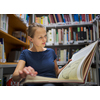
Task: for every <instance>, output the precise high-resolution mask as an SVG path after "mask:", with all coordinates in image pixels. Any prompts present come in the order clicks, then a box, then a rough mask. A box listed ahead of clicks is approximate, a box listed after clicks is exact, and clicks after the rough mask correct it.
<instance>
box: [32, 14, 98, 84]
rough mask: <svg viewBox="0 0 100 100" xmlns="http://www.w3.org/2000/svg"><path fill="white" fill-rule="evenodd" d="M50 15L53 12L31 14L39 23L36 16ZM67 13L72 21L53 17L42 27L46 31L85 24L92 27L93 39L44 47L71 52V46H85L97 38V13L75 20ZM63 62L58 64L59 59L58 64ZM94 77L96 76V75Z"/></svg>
mask: <svg viewBox="0 0 100 100" xmlns="http://www.w3.org/2000/svg"><path fill="white" fill-rule="evenodd" d="M50 15H53V16H54V15H55V14H48V15H47V14H33V16H34V17H33V18H34V19H33V20H32V22H37V23H41V21H39V20H36V17H40V19H41V17H42V16H44V17H45V16H47V17H48V18H50ZM60 15H61V18H62V14H60ZM63 15H65V14H63ZM67 15H69V16H72V21H71V20H70V22H67V21H66V19H65V21H66V22H64V20H63V18H62V22H56V21H55V18H54V19H53V20H54V21H55V22H53V21H52V23H50V22H49V20H48V24H45V23H44V24H43V25H44V27H45V29H46V31H47V32H48V30H50V29H52V28H53V29H61V28H64V29H66V28H69V27H73V28H76V27H81V26H83V27H84V26H86V27H93V30H92V33H93V40H92V41H89V40H87V42H86V43H85V42H82V43H78V41H77V42H74V43H69V44H58V45H55V44H52V45H46V47H48V48H53V49H54V50H55V48H60V49H65V48H66V49H69V51H70V52H71V50H72V49H73V48H74V49H76V48H82V47H84V46H86V45H88V44H90V43H92V42H94V41H96V40H97V37H98V34H97V33H98V32H99V30H98V29H99V28H98V27H97V26H98V25H99V21H97V18H98V17H97V16H98V15H94V14H85V15H86V16H88V17H86V16H85V18H86V19H84V18H83V19H81V20H79V21H77V20H76V19H74V16H73V15H74V14H67ZM79 15H80V14H79ZM64 17H65V16H64ZM90 17H91V18H90ZM51 20H52V18H51ZM41 24H42V23H41ZM94 33H95V34H94ZM82 41H83V40H82ZM70 57H71V55H70ZM96 59H97V58H96ZM64 64H65V63H62V64H60V63H59V61H58V65H61V66H63V65H64ZM96 64H97V62H96ZM96 68H97V65H96ZM96 77H98V75H97V76H96ZM97 84H98V83H97ZM98 85H99V84H98Z"/></svg>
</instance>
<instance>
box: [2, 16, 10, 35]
mask: <svg viewBox="0 0 100 100" xmlns="http://www.w3.org/2000/svg"><path fill="white" fill-rule="evenodd" d="M8 20H9V17H7V14H0V30H2V31H4V32H6V33H8Z"/></svg>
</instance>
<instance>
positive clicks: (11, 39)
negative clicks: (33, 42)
mask: <svg viewBox="0 0 100 100" xmlns="http://www.w3.org/2000/svg"><path fill="white" fill-rule="evenodd" d="M0 38H4V42H6V43H10V44H15V45H20V46H25V47H29V45H28V44H27V43H25V42H23V41H21V40H19V39H17V38H16V37H14V36H12V35H10V34H8V33H5V32H4V31H2V30H0Z"/></svg>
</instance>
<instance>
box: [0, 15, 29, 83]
mask: <svg viewBox="0 0 100 100" xmlns="http://www.w3.org/2000/svg"><path fill="white" fill-rule="evenodd" d="M24 15H27V14H24ZM7 17H8V32H5V31H3V30H2V29H0V38H3V39H4V49H5V54H6V62H5V63H3V62H0V79H1V80H2V82H3V75H4V74H12V73H13V71H14V69H15V68H16V66H17V62H8V60H7V59H8V55H9V52H10V51H11V50H12V49H13V48H16V47H19V48H21V47H24V48H25V49H28V48H29V46H30V43H29V40H28V38H27V31H26V29H27V25H26V23H25V22H24V21H23V19H22V18H21V17H18V16H17V15H15V14H7ZM29 20H30V19H29ZM28 24H29V23H28ZM14 31H22V32H24V33H25V34H26V41H25V42H24V41H22V40H19V39H18V38H16V37H14V36H13V35H12V33H13V32H14ZM1 84H2V83H1Z"/></svg>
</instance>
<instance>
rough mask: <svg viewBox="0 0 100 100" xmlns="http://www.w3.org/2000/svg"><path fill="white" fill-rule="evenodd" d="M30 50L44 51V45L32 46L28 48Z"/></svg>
mask: <svg viewBox="0 0 100 100" xmlns="http://www.w3.org/2000/svg"><path fill="white" fill-rule="evenodd" d="M29 50H30V51H33V52H41V51H45V50H46V48H44V47H35V46H33V47H32V48H30V49H29Z"/></svg>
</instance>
